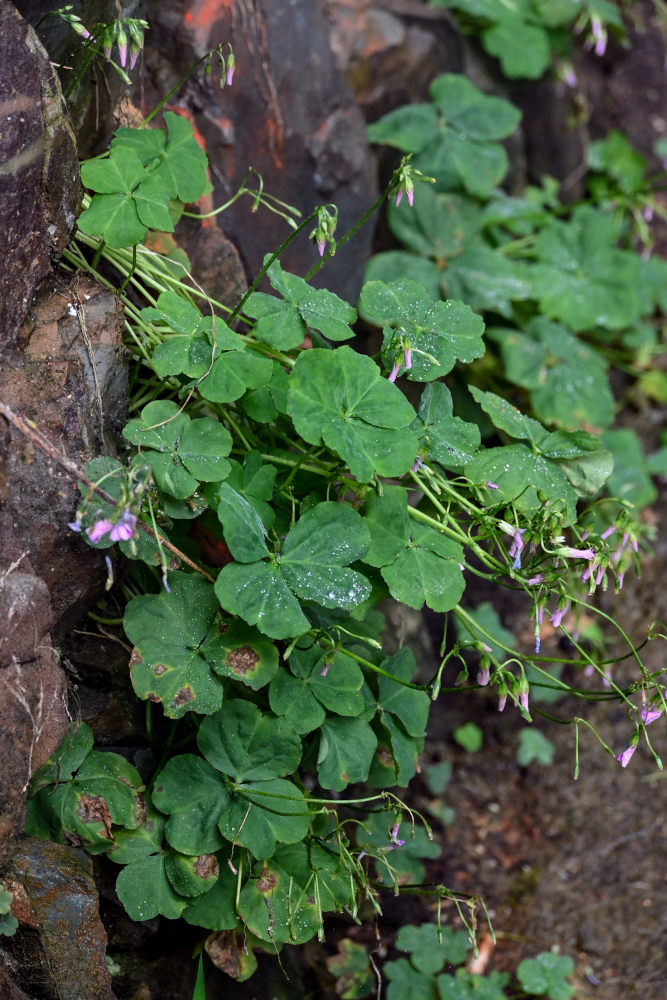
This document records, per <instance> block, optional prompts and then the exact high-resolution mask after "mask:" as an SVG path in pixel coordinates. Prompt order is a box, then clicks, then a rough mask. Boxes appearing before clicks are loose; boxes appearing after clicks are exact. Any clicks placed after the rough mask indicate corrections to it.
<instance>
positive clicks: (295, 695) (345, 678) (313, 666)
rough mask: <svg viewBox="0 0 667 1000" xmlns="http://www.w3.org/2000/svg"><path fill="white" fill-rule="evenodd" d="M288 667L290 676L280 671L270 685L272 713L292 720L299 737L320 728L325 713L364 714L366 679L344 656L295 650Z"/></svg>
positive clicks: (312, 648)
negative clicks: (363, 691)
mask: <svg viewBox="0 0 667 1000" xmlns="http://www.w3.org/2000/svg"><path fill="white" fill-rule="evenodd" d="M289 666H290V672H288V671H287V670H281V671H280V672H279V673H278V674H277V675H276V676H275V678H274V679H273V681H272V682H271V688H270V690H269V698H270V701H271V708H272V709H273V711H274V712H275V713H276V714H277V715H284V716H285V717H286V718H287V719H289V721H290V722H291V723H292V725H293V726H294V728H295V729H296V731H297V732H298V733H308V732H310V731H311V730H312V729H315V728H317V727H318V726H319V725H320V724H321V723H322V721H323V719H324V714H325V709H326V710H328V711H329V712H335V713H336V714H337V715H344V716H356V715H361V713H362V712H363V710H364V708H365V701H364V698H363V695H362V693H361V688H362V685H363V682H364V676H363V674H362V672H361V670H360V668H359V667H358V666H357V664H356V663H355V662H354V660H353V659H352V658H351V657H349V656H347V655H346V654H345V653H342V652H338V653H322V650H321V649H320V648H319V647H317V646H314V647H311V648H310V649H308V650H300V649H298V648H296V649H294V650H293V651H292V655H291V656H290V660H289ZM295 675H296V676H295Z"/></svg>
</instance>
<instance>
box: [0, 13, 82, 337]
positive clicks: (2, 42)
mask: <svg viewBox="0 0 667 1000" xmlns="http://www.w3.org/2000/svg"><path fill="white" fill-rule="evenodd" d="M80 200H81V185H80V182H79V169H78V163H77V157H76V147H75V143H74V136H73V134H72V131H71V129H70V127H69V124H68V122H67V120H66V118H65V116H64V114H63V111H62V102H61V99H60V88H59V86H58V81H57V78H56V76H55V73H54V71H53V69H52V67H51V63H50V62H49V57H48V55H47V54H46V52H45V51H44V49H43V48H42V46H41V44H40V42H39V40H38V39H37V36H36V35H35V33H34V31H33V30H32V28H30V27H29V26H28V25H27V24H26V22H25V21H24V20H23V18H22V17H21V15H20V14H19V12H18V11H17V9H16V8H15V7H14V5H13V4H11V3H9V2H8V0H0V206H2V216H1V218H2V224H1V225H0V255H1V257H2V261H3V266H2V276H1V278H0V344H1V343H3V342H4V343H6V342H8V341H11V339H12V338H13V337H14V336H15V334H16V331H17V330H18V328H19V326H20V324H21V322H22V320H23V317H24V316H25V314H26V312H27V309H28V306H29V303H30V297H31V295H32V292H33V290H34V288H35V287H36V285H37V284H38V282H39V281H40V280H41V279H42V278H43V277H44V275H45V274H47V273H48V272H49V270H50V254H51V253H52V252H55V251H57V250H59V249H62V248H63V247H64V246H65V245H66V243H67V242H68V240H69V235H70V233H71V231H72V229H73V227H74V222H75V220H76V216H77V214H78V210H79V203H80Z"/></svg>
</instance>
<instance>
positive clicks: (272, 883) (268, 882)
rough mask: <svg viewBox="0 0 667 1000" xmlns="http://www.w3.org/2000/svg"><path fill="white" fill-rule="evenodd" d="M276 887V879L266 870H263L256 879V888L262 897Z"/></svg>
mask: <svg viewBox="0 0 667 1000" xmlns="http://www.w3.org/2000/svg"><path fill="white" fill-rule="evenodd" d="M277 885H278V879H277V878H276V876H275V875H273V874H272V873H271V872H270V871H269V869H268V868H265V869H264V870H263V872H262V874H261V875H260V877H259V878H258V879H257V888H258V889H259V891H260V892H261V893H262V895H266V894H267V893H269V892H273V890H274V889H275V887H276V886H277Z"/></svg>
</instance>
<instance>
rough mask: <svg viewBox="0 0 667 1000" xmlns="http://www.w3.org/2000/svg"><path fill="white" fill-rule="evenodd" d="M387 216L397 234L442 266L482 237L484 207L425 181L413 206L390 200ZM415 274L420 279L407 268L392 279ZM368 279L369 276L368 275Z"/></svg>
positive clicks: (403, 201) (411, 246)
mask: <svg viewBox="0 0 667 1000" xmlns="http://www.w3.org/2000/svg"><path fill="white" fill-rule="evenodd" d="M387 220H388V222H389V226H390V228H391V231H392V232H393V234H394V236H396V238H397V239H398V240H399V241H400V242H401V243H402V244H404V246H406V247H409V248H410V249H411V250H414V251H415V253H417V254H420V255H423V256H424V257H432V258H434V260H436V261H438V262H440V266H442V263H443V262H445V261H447V262H448V264H449V263H450V262H451V258H453V257H456V256H457V255H458V254H460V253H461V251H462V250H463V248H464V246H465V245H466V244H467V243H469V242H470V241H471V240H477V239H479V236H478V234H479V230H480V228H481V211H480V208H479V206H478V204H477V202H475V201H473V200H472V198H467V197H466V196H464V195H459V194H453V193H450V192H447V193H438V192H437V191H436V190H434V188H433V187H432V186H431V185H430V184H428V185H427V184H422V185H420V187H419V193H418V195H417V197H415V200H414V204H413V205H412V206H410V205H409V203H408V202H407V199H403V200H402V201H401V202H400V204H399V205H395V204H394V203H393V202H391V203H390V204H389V208H388V211H387ZM380 256H382V255H380ZM406 256H407V255H406V254H402V257H406ZM374 259H375V258H374ZM378 277H379V275H378ZM412 277H415V278H416V280H417V281H419V278H417V277H416V275H411V274H407V273H406V272H405V271H404V272H403V273H397V274H395V275H392V276H391V278H392V281H393V280H394V279H396V278H412ZM366 280H367V281H369V280H370V276H369V275H367V276H366ZM384 280H385V281H387V280H389V279H387V278H385V279H384ZM421 284H423V282H421ZM437 298H439V296H437Z"/></svg>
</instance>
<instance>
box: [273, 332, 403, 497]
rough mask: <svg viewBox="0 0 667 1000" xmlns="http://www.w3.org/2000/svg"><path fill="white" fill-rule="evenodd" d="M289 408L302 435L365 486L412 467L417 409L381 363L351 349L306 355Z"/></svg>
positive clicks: (294, 378)
mask: <svg viewBox="0 0 667 1000" xmlns="http://www.w3.org/2000/svg"><path fill="white" fill-rule="evenodd" d="M287 408H288V411H289V414H290V416H291V417H292V420H293V421H294V426H295V429H296V431H297V433H298V434H300V435H301V436H302V437H303V438H304V439H305V440H306V441H308V442H309V443H310V444H319V443H320V441H324V443H325V444H326V445H327V446H328V447H330V448H333V449H334V450H335V451H337V452H338V453H339V455H340V456H341V458H342V459H343V460H344V461H345V462H347V464H348V466H349V468H350V471H351V472H352V474H353V475H354V476H355V477H356V478H357V479H358V480H359V481H360V482H368V481H369V480H370V479H371V478H372V476H373V474H374V473H378V474H380V475H383V476H400V475H402V474H403V473H404V472H407V470H408V469H409V468H410V466H411V465H412V463H413V461H414V458H415V454H416V451H417V438H416V436H415V435H414V433H413V432H412V431H411V430H409V429H408V426H407V425H408V424H409V423H411V421H412V420H413V419H414V410H413V409H412V407H411V406H410V404H409V403H408V401H407V400H406V398H405V396H404V395H403V394H402V392H401V391H400V389H398V388H397V387H396V386H395V385H392V384H391V383H390V382H387V381H385V379H383V378H382V377H381V375H380V372H379V369H378V367H377V365H376V364H375V363H374V362H373V361H372V360H371V359H370V358H367V357H363V356H362V355H359V354H357V353H356V352H355V351H353V350H352V349H351V348H349V347H339V348H337V349H336V350H334V351H325V350H311V351H303V353H302V354H300V355H299V357H298V358H297V361H296V364H295V366H294V368H293V369H292V373H291V375H290V377H289V395H288V403H287Z"/></svg>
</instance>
